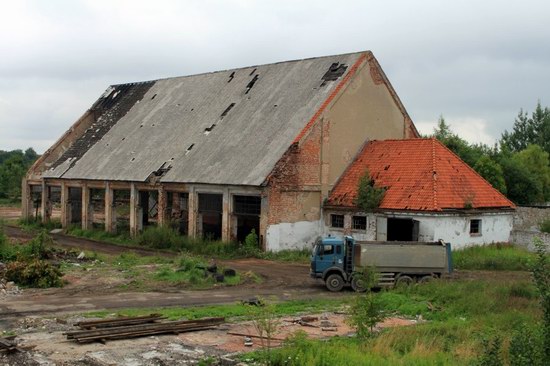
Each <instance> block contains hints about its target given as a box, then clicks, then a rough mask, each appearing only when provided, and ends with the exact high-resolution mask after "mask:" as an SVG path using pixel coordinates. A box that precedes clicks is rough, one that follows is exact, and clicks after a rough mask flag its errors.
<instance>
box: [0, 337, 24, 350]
mask: <svg viewBox="0 0 550 366" xmlns="http://www.w3.org/2000/svg"><path fill="white" fill-rule="evenodd" d="M14 338H15V337H13V336H12V337H7V338H0V353H8V352H13V351H21V349H20V348H18V347H17V344H16V343H15V342H14Z"/></svg>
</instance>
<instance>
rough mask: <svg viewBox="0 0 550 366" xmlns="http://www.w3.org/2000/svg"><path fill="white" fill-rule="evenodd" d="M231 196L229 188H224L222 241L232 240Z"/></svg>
mask: <svg viewBox="0 0 550 366" xmlns="http://www.w3.org/2000/svg"><path fill="white" fill-rule="evenodd" d="M231 206H232V204H231V197H230V194H229V188H225V189H224V190H223V198H222V241H225V242H228V241H230V240H231V211H232V209H231Z"/></svg>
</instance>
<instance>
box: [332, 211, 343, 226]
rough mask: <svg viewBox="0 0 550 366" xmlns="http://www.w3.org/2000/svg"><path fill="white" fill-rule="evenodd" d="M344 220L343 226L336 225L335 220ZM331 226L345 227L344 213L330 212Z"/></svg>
mask: <svg viewBox="0 0 550 366" xmlns="http://www.w3.org/2000/svg"><path fill="white" fill-rule="evenodd" d="M340 218H341V220H342V226H339V225H338V226H336V225H334V224H335V220H338V219H340ZM330 227H332V228H335V229H343V228H344V215H341V214H330Z"/></svg>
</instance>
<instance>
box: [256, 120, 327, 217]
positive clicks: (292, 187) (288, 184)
mask: <svg viewBox="0 0 550 366" xmlns="http://www.w3.org/2000/svg"><path fill="white" fill-rule="evenodd" d="M320 172H321V124H320V123H316V124H315V125H314V126H312V128H311V129H310V131H309V133H308V134H307V135H306V136H305V137H304V138H303V139H302V140H301V141H300V142H299V143H295V144H293V145H292V146H291V147H290V148H289V149H288V150H287V152H286V153H285V154H284V156H283V157H282V158H281V160H279V162H278V163H277V165H276V166H275V168H274V169H273V172H272V174H271V175H270V177H269V179H268V181H269V183H268V187H267V189H266V193H267V195H268V202H269V204H268V206H269V211H268V220H267V221H268V225H272V224H277V223H281V222H289V223H292V222H297V221H314V220H318V219H319V210H320V206H321V198H320V184H321V182H320V175H321V173H320Z"/></svg>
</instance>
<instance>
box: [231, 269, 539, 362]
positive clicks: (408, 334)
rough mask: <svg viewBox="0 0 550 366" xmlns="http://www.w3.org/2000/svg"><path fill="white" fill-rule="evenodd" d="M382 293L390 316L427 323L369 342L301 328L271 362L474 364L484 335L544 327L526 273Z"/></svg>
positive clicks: (260, 357)
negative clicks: (312, 335)
mask: <svg viewBox="0 0 550 366" xmlns="http://www.w3.org/2000/svg"><path fill="white" fill-rule="evenodd" d="M376 296H377V297H379V299H380V300H381V302H382V303H383V306H384V308H385V310H386V312H387V313H388V314H389V315H401V316H403V315H404V316H406V317H417V318H418V317H419V316H420V315H421V316H422V318H423V319H425V320H428V322H424V323H419V324H417V325H414V326H407V327H398V328H387V329H384V330H382V331H381V332H380V333H378V334H377V335H376V336H374V337H372V338H369V339H367V340H366V341H364V342H361V341H360V340H359V339H357V338H345V339H342V338H333V339H330V340H328V341H319V340H309V339H305V338H304V337H303V336H301V335H295V336H294V337H293V338H291V339H290V340H289V341H288V342H287V343H286V345H285V346H284V347H282V348H278V349H273V350H271V355H270V356H269V357H270V360H269V362H270V364H273V365H436V364H437V365H439V364H441V365H454V364H460V365H462V364H471V363H473V362H474V361H475V360H476V359H477V358H478V357H479V355H480V354H482V353H483V352H484V346H483V344H484V343H483V340H484V339H487V338H491V337H493V336H494V335H499V337H500V338H501V339H502V340H503V341H504V344H509V342H510V340H511V339H512V337H513V335H514V334H515V333H516V332H517V331H518V329H526V328H527V329H537V328H536V321H537V320H538V319H540V317H541V310H540V307H539V305H538V297H537V292H536V289H535V288H534V286H533V285H532V284H531V283H530V282H528V281H525V280H512V281H508V282H503V281H499V280H498V279H494V278H489V279H482V280H479V281H471V280H453V281H451V280H437V281H432V282H430V283H427V284H422V285H415V286H410V287H407V288H403V287H402V288H397V289H394V290H388V291H380V292H379V293H377V294H376ZM503 352H505V353H506V352H507V348H506V349H504V351H503ZM267 357H268V356H267V353H266V352H262V351H259V352H253V353H249V354H245V355H242V356H241V360H244V361H248V362H251V361H255V362H259V363H260V364H262V363H267V362H268V360H267V359H266V358H267Z"/></svg>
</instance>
